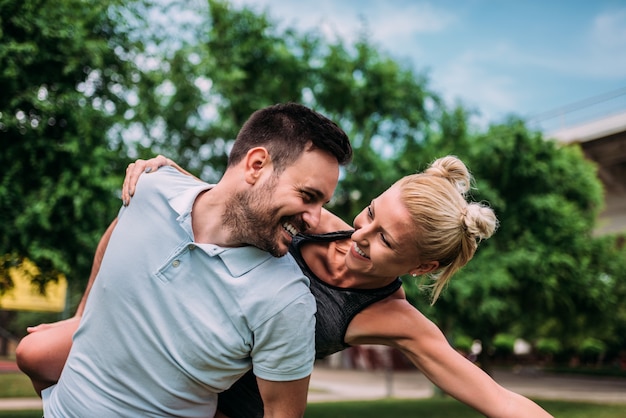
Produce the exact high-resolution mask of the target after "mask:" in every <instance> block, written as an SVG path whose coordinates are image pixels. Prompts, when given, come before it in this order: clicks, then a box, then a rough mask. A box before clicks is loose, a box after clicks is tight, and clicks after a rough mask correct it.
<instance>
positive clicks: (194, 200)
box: [26, 104, 351, 418]
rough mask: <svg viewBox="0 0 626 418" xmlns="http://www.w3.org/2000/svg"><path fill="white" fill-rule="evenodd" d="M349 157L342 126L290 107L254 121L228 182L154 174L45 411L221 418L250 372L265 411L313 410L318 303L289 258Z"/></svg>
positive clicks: (243, 135) (127, 211) (142, 188)
mask: <svg viewBox="0 0 626 418" xmlns="http://www.w3.org/2000/svg"><path fill="white" fill-rule="evenodd" d="M350 157H351V148H350V144H349V141H348V138H347V136H346V135H345V133H344V132H343V131H342V130H341V129H339V128H338V127H337V126H336V125H335V124H334V123H333V122H331V121H330V120H328V119H327V118H325V117H323V116H321V115H319V114H317V113H315V112H313V111H311V110H310V109H308V108H306V107H304V106H300V105H296V104H286V105H276V106H271V107H269V108H266V109H262V110H260V111H257V112H255V113H254V114H253V115H252V116H251V117H250V119H249V120H248V121H247V122H246V123H245V124H244V126H243V127H242V129H241V131H240V132H239V134H238V136H237V139H236V141H235V143H234V146H233V149H232V152H231V154H230V156H229V162H228V166H227V169H226V172H225V173H224V176H223V177H222V179H221V180H220V181H219V182H218V183H217V184H216V185H213V186H212V185H208V184H206V183H202V182H199V181H197V180H195V179H192V178H190V177H188V176H184V175H182V174H180V173H178V172H176V171H175V170H173V169H170V168H166V169H164V170H159V172H157V173H155V174H153V175H152V176H144V177H145V178H142V179H141V180H140V181H139V183H138V185H137V190H136V193H135V195H134V199H133V205H130V206H129V207H125V208H122V209H121V210H120V213H119V216H118V218H117V220H116V221H115V222H114V224H113V225H112V226H111V227H110V228H109V229H108V230H107V233H106V234H105V237H103V242H104V245H106V251H105V253H104V257H103V259H102V264H101V266H100V270H99V273H98V276H97V280H93V281H92V280H90V284H89V285H88V290H89V292H88V294H89V295H90V297H89V298H88V299H86V300H87V303H86V304H85V308H84V313H83V315H82V319H81V320H80V326H79V327H78V330H77V331H76V333H75V334H74V341H73V344H72V348H71V351H70V355H69V357H68V359H67V363H66V365H65V367H64V368H63V372H62V373H61V378H60V379H59V381H58V383H57V384H56V385H55V386H52V387H50V388H47V389H45V390H44V391H43V392H42V397H43V399H44V415H45V416H46V418H54V417H85V416H98V417H123V416H133V417H135V416H180V417H210V416H213V414H214V413H215V408H216V403H217V393H219V392H220V391H222V390H224V389H226V388H228V387H229V386H230V385H231V384H232V383H233V382H235V381H236V380H237V379H238V378H239V377H240V376H241V375H243V374H244V373H245V372H246V371H247V370H249V369H250V368H252V370H253V371H254V373H255V375H256V376H257V379H258V382H259V386H260V389H261V394H262V396H263V399H264V403H265V405H266V406H265V408H266V411H265V412H266V416H267V417H283V416H284V417H293V416H301V415H303V413H304V408H305V406H306V392H307V388H308V379H309V375H310V373H311V371H312V368H313V359H314V343H313V341H314V335H313V334H314V314H315V300H314V299H313V296H312V295H311V293H310V292H309V290H308V279H306V277H305V276H304V275H303V274H302V272H301V271H300V270H299V268H298V267H297V265H296V263H295V262H294V261H293V259H292V258H291V256H286V257H281V256H283V255H285V254H286V253H287V249H288V245H289V243H290V242H291V239H292V237H293V236H294V235H295V234H296V233H298V232H300V231H304V230H306V229H309V228H314V227H315V226H317V224H318V223H319V217H320V213H321V208H322V205H323V204H324V203H325V202H327V201H328V200H329V199H330V198H331V196H332V194H333V191H334V188H335V186H336V184H337V180H338V176H339V165H340V164H344V163H346V162H347V161H348V160H349V159H350ZM118 226H119V227H118ZM107 241H108V244H107ZM272 256H274V257H272ZM279 257H281V258H279ZM86 296H87V295H86ZM86 296H85V298H86ZM75 323H76V321H74V322H70V325H69V328H70V329H71V327H72V326H74V325H71V324H75ZM61 326H63V325H61ZM37 334H40V335H39V336H37ZM44 335H45V331H42V332H41V333H39V332H37V333H34V334H31V335H29V336H28V337H26V338H31V337H34V338H44ZM30 345H31V346H32V345H33V344H30ZM34 383H35V384H37V383H36V382H35V379H34Z"/></svg>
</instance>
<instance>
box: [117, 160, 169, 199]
mask: <svg viewBox="0 0 626 418" xmlns="http://www.w3.org/2000/svg"><path fill="white" fill-rule="evenodd" d="M166 165H171V166H174V167H178V165H177V164H176V163H174V161H172V160H170V159H169V158H167V157H164V156H163V155H157V156H156V157H154V158H150V159H149V160H141V159H139V160H137V161H135V162H134V163H130V164H129V165H128V167H126V177H124V184H122V202H123V204H124V206H128V204H129V203H130V198H131V197H133V195H134V194H135V187H136V186H137V182H138V181H139V176H141V175H142V174H143V173H151V172H153V171H156V170H158V169H159V167H163V166H166Z"/></svg>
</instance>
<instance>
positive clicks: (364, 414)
mask: <svg viewBox="0 0 626 418" xmlns="http://www.w3.org/2000/svg"><path fill="white" fill-rule="evenodd" d="M537 403H538V404H539V405H541V406H542V407H543V408H544V409H545V410H546V411H548V412H550V413H551V414H552V415H553V416H554V417H555V418H591V417H593V418H623V417H626V404H624V405H602V404H593V403H579V402H564V401H537ZM304 416H305V418H386V417H393V418H409V417H411V418H413V417H425V418H450V417H454V418H480V417H483V415H481V414H479V413H478V412H475V411H474V410H473V409H471V408H469V407H467V406H465V405H463V404H462V403H460V402H458V401H456V400H454V399H451V398H433V399H419V400H381V401H367V402H341V403H319V404H318V403H314V404H310V405H309V406H308V407H307V410H306V413H305V415H304Z"/></svg>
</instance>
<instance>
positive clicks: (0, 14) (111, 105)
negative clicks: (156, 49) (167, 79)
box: [0, 0, 144, 285]
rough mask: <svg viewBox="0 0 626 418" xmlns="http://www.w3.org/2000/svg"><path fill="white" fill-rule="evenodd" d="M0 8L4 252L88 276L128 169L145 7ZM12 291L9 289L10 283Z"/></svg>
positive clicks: (0, 247) (77, 0) (48, 272)
mask: <svg viewBox="0 0 626 418" xmlns="http://www.w3.org/2000/svg"><path fill="white" fill-rule="evenodd" d="M122 3H128V2H122V1H121V0H120V1H118V0H110V1H104V2H96V3H94V2H89V1H85V0H60V1H56V2H42V1H37V0H23V1H2V2H0V25H1V26H0V28H1V31H0V91H2V94H1V95H0V138H1V142H2V152H1V153H0V164H1V165H2V167H3V170H2V174H1V175H0V213H2V222H0V237H1V238H0V254H2V255H6V256H5V257H4V263H3V266H2V267H3V270H2V271H0V273H3V274H2V280H4V281H5V283H6V282H7V281H8V280H9V279H8V276H7V275H6V274H5V273H6V270H4V269H6V268H7V267H9V266H11V265H15V264H19V263H20V261H21V260H22V259H23V258H25V257H27V258H29V259H31V260H33V261H34V262H35V263H36V264H37V265H38V267H39V268H40V270H41V275H40V276H39V277H35V278H33V279H34V280H35V281H36V282H39V283H44V282H45V281H46V280H49V279H54V278H55V277H57V275H58V273H59V272H62V273H65V274H66V275H67V276H68V277H69V278H70V280H74V281H76V282H79V283H80V282H82V281H84V280H86V278H87V276H88V273H89V269H90V266H91V258H92V256H93V250H94V249H95V245H96V243H97V239H98V237H99V235H100V234H101V233H102V231H103V230H104V229H105V227H106V225H107V224H108V223H109V222H110V221H111V220H112V219H113V217H114V216H115V213H116V208H117V207H119V200H118V198H117V197H116V196H115V194H114V190H116V189H118V188H119V184H120V178H121V177H120V175H121V174H122V171H123V168H122V167H123V162H122V160H121V158H122V157H123V156H124V155H125V153H124V152H123V142H122V141H121V140H120V139H119V138H115V137H113V136H111V135H110V132H111V129H112V128H113V127H114V126H116V125H119V124H122V123H123V122H124V119H123V117H122V115H123V114H124V112H125V111H127V110H128V108H129V104H128V101H127V97H126V96H125V93H126V92H128V91H130V89H131V88H132V85H133V84H134V81H133V80H136V79H138V78H139V77H140V71H139V70H138V69H137V68H136V66H135V64H134V63H133V61H132V59H131V58H132V57H134V56H135V55H136V54H137V51H140V49H141V43H140V42H137V41H136V40H134V39H133V36H132V35H133V33H132V28H131V27H130V26H127V27H124V26H122V25H121V24H120V22H124V21H129V20H132V21H134V22H135V23H137V24H138V22H139V21H140V15H141V13H142V12H143V10H144V9H143V7H144V6H143V3H132V4H131V3H128V4H127V6H124V7H122ZM9 285H10V283H9Z"/></svg>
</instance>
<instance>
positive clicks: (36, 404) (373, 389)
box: [0, 362, 626, 410]
mask: <svg viewBox="0 0 626 418" xmlns="http://www.w3.org/2000/svg"><path fill="white" fill-rule="evenodd" d="M14 370H17V368H16V367H15V364H14V363H13V365H11V364H7V362H0V372H2V371H4V372H10V371H14ZM494 379H495V380H496V381H498V382H499V383H500V384H501V385H503V386H504V387H506V388H508V389H510V390H512V391H514V392H517V393H520V394H522V395H524V396H527V397H530V398H533V399H562V400H576V401H589V402H599V403H620V404H626V378H610V377H590V376H571V375H567V376H566V375H553V374H548V373H541V372H528V371H524V370H522V371H520V372H518V373H513V372H510V371H496V372H495V373H494ZM434 393H435V388H434V386H433V385H432V383H430V382H429V381H428V379H426V378H425V377H424V375H423V374H422V373H420V372H418V371H394V372H392V373H387V372H385V371H382V370H377V371H362V370H344V369H333V368H328V367H320V366H317V367H316V368H315V370H314V371H313V374H312V376H311V384H310V392H309V402H332V401H345V400H371V399H382V398H387V397H393V398H406V399H419V398H428V397H431V396H432V395H433V394H434ZM40 408H41V400H40V399H39V398H35V397H34V398H4V399H2V398H0V410H19V409H40Z"/></svg>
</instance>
